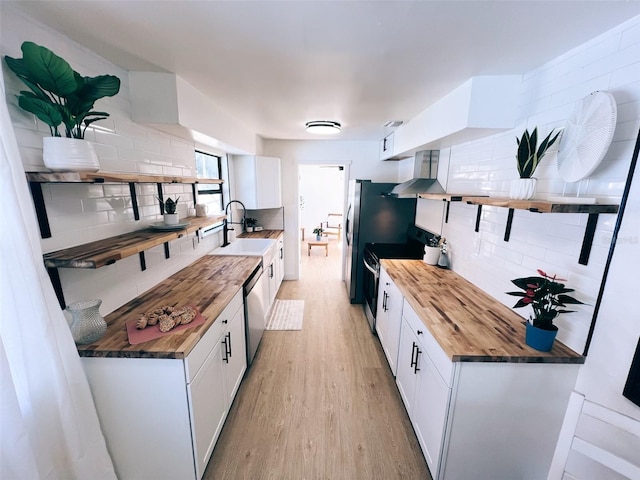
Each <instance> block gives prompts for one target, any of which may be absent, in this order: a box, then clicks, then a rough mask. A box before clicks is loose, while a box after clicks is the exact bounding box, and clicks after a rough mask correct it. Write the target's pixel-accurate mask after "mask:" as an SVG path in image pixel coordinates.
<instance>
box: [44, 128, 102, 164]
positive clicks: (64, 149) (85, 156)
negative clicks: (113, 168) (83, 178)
mask: <svg viewBox="0 0 640 480" xmlns="http://www.w3.org/2000/svg"><path fill="white" fill-rule="evenodd" d="M42 159H43V160H44V165H45V167H47V168H49V169H51V170H63V171H64V170H66V171H87V172H97V171H98V170H100V162H99V161H98V155H97V153H96V149H95V147H94V146H93V143H91V142H90V141H88V140H84V139H79V138H66V137H44V138H43V139H42Z"/></svg>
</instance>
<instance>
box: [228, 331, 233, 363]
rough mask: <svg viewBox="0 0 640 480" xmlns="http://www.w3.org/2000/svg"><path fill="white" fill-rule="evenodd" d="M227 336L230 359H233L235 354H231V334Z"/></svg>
mask: <svg viewBox="0 0 640 480" xmlns="http://www.w3.org/2000/svg"><path fill="white" fill-rule="evenodd" d="M227 336H228V337H229V358H231V357H233V353H231V332H228V333H227Z"/></svg>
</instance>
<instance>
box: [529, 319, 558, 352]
mask: <svg viewBox="0 0 640 480" xmlns="http://www.w3.org/2000/svg"><path fill="white" fill-rule="evenodd" d="M557 334H558V328H557V327H556V329H555V330H543V329H541V328H538V327H534V326H533V325H532V324H531V323H530V322H527V331H526V333H525V342H526V344H527V345H529V346H530V347H531V348H535V349H536V350H540V351H541V352H548V351H549V350H551V348H552V347H553V342H554V341H555V339H556V335H557Z"/></svg>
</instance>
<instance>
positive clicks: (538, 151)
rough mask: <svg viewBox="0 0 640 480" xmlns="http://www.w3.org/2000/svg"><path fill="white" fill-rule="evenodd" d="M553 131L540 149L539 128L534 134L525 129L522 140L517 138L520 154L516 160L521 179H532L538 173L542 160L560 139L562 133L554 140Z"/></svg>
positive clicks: (535, 129)
mask: <svg viewBox="0 0 640 480" xmlns="http://www.w3.org/2000/svg"><path fill="white" fill-rule="evenodd" d="M552 134H553V130H551V132H549V135H547V137H546V138H545V139H544V140H543V141H542V143H541V144H540V147H538V128H537V127H536V128H534V129H533V132H532V133H531V134H529V131H528V130H526V129H525V131H524V133H523V134H522V138H518V137H516V141H517V142H518V153H517V155H516V159H517V160H518V173H519V174H520V178H531V176H532V175H533V172H535V171H536V168H537V167H538V164H539V163H540V160H542V157H544V154H545V153H547V149H548V148H549V147H550V146H551V145H553V144H554V143H555V141H556V140H557V139H558V135H560V132H558V133H556V135H555V136H554V137H553V138H552V137H551V135H552Z"/></svg>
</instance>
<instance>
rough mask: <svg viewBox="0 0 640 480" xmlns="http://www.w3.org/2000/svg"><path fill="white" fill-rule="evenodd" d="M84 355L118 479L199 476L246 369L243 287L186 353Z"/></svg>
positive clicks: (198, 477)
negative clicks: (165, 355) (172, 355)
mask: <svg viewBox="0 0 640 480" xmlns="http://www.w3.org/2000/svg"><path fill="white" fill-rule="evenodd" d="M229 338H230V339H231V345H232V346H231V350H232V352H231V357H230V358H229V355H228V348H225V346H226V343H225V340H227V339H229ZM225 358H227V359H228V360H229V361H228V362H227V361H225ZM231 360H232V361H231ZM81 361H82V365H83V367H84V371H85V373H86V375H87V379H88V380H89V385H90V387H91V393H92V395H93V399H94V402H95V405H96V409H97V412H98V418H99V420H100V426H101V427H102V431H103V433H104V436H105V440H106V443H107V448H108V450H109V453H110V455H111V458H112V460H113V462H114V467H115V470H116V474H117V476H118V478H119V479H120V480H138V479H143V478H145V479H146V478H153V479H166V480H174V479H176V478H179V479H185V480H187V479H194V480H199V479H200V478H201V477H202V474H203V473H204V469H205V467H206V464H207V462H208V460H209V457H210V455H211V452H212V451H213V448H214V446H215V443H216V441H217V439H218V436H219V434H220V431H221V429H222V426H223V424H224V421H225V419H226V416H227V414H228V411H229V407H230V405H231V402H232V401H233V396H234V394H235V391H237V388H238V385H239V383H240V380H241V379H242V376H243V375H244V371H245V369H246V353H245V351H244V309H243V300H242V291H239V292H238V293H237V294H236V295H235V296H234V298H233V299H232V300H231V302H229V304H228V305H227V307H226V308H225V309H224V310H223V312H222V313H221V314H220V316H219V317H218V318H217V319H216V320H215V322H214V323H213V324H212V325H211V326H210V327H209V329H208V330H207V332H206V333H205V334H204V335H203V337H202V338H201V339H200V340H199V342H198V343H197V344H196V346H195V347H194V348H193V350H192V351H191V352H190V353H189V354H188V355H187V356H186V358H184V359H179V358H176V359H171V358H168V359H167V358H126V357H108V358H104V357H81Z"/></svg>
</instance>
